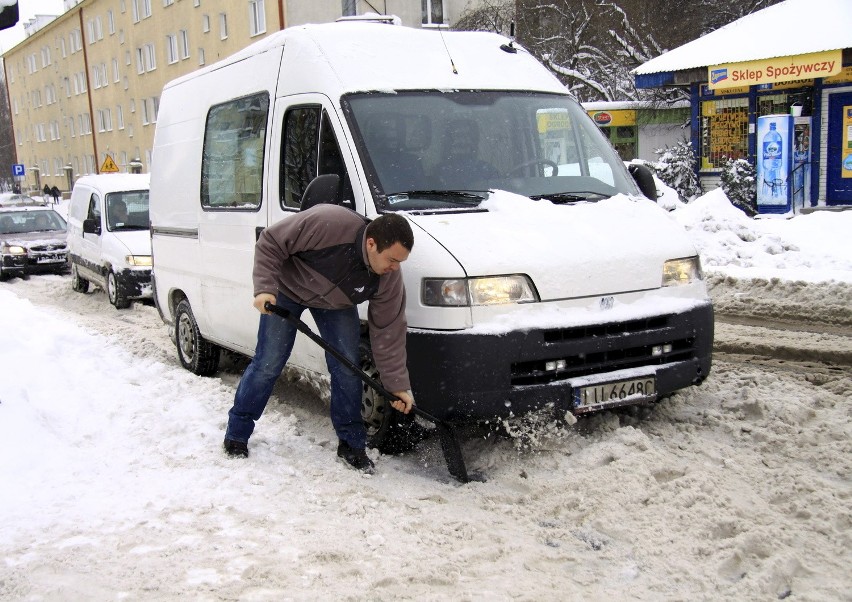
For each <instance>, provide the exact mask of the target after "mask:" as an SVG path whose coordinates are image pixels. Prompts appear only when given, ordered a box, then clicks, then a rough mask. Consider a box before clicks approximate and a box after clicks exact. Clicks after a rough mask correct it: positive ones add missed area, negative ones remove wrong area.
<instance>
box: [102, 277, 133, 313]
mask: <svg viewBox="0 0 852 602" xmlns="http://www.w3.org/2000/svg"><path fill="white" fill-rule="evenodd" d="M107 297H109V302H110V303H112V304H113V305H114V306H115V308H116V309H127V308H128V307H130V299H128V298H127V297H126V296H125V292H124V284H123V283H122V282H121V280H120V279H119V278H118V276H116V274H115V272H113V271H112V270H110V273H109V274H108V275H107Z"/></svg>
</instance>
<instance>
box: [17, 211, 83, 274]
mask: <svg viewBox="0 0 852 602" xmlns="http://www.w3.org/2000/svg"><path fill="white" fill-rule="evenodd" d="M66 234H67V231H66V224H65V220H64V219H63V218H62V216H61V215H59V214H58V213H57V212H56V211H54V210H53V209H51V208H50V207H43V206H41V207H0V279H6V278H9V277H13V276H21V277H25V276H28V275H30V274H44V273H55V274H62V273H64V272H66V271H67V270H68V260H67V254H68V248H67V245H66V242H65V237H66Z"/></svg>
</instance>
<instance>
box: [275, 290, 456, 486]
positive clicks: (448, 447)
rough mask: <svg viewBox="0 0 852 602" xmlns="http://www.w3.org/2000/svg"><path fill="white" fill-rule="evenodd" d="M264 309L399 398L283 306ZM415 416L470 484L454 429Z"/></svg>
mask: <svg viewBox="0 0 852 602" xmlns="http://www.w3.org/2000/svg"><path fill="white" fill-rule="evenodd" d="M264 308H265V309H266V311H270V312H272V313H274V314H276V315H278V316H281V317H282V318H284V319H285V320H287V321H288V322H290V323H291V324H293V326H295V327H296V330H298V331H299V332H301V333H302V334H304V335H305V336H306V337H308V338H309V339H311V340H312V341H313V342H314V343H316V344H317V345H319V346H320V347H322V348H323V349H325V350H326V351H328V352H329V353H330V354H331V355H333V356H334V357H335V358H336V359H337V361H339V362H340V363H341V364H343V365H344V366H346V367H347V368H349V369H350V370H351V371H352V372H353V373H354V374H355V376H357V377H358V378H360V379H361V380H362V381H364V383H366V384H367V385H369V386H371V387H372V388H373V389H375V390H376V392H377V393H379V394H380V395H382V397H385V398H386V399H388V400H389V401H396V400H398V399H399V397H397V396H396V395H394V394H393V393H391V392H390V391H388V390H387V389H385V388H384V386H382V383H380V382H379V381H377V380H376V379H374V378H372V377H371V376H370V375H368V374H367V373H366V372H364V371H363V370H361V368H359V367H358V366H357V365H355V363H353V362H352V360H350V359H349V358H348V357H346V356H345V355H343V354H342V353H340V352H339V351H338V350H337V349H335V348H334V347H332V346H331V345H330V344H329V343H328V342H327V341H326V340H325V339H323V338H322V337H320V336H319V335H318V334H316V333H315V332H314V331H313V330H311V329H310V327H309V326H308V325H307V324H305V323H304V322H302V321H301V320H300V319H299V318H297V317H296V316H294V315H293V314H292V313H290V311H288V310H286V309H284V308H283V307H281V306H280V305H275V304H273V303H270V302H268V301H267V302H266V303H265V304H264ZM411 410H412V411H413V412H414V414H415V415H416V416H421V417H423V418H425V419H426V420H428V421H429V422H431V423H433V424H434V425H435V428H436V429H437V431H438V437H439V438H440V440H441V451H443V452H444V460H445V461H446V463H447V470H448V471H449V473H450V474H451V475H452V476H454V477H455V478H456V479H458V480H459V481H460V482H462V483H468V482H470V478H469V477H468V474H467V468H466V467H465V464H464V456H462V451H461V445H459V441H458V439H457V438H456V433H455V431H454V430H453V428H452V427H451V426H450V425H449V424H448V423H447V422H445V421H443V420H440V419H439V418H437V417H435V416H433V415H432V414H430V413H428V412H426V411H424V410H421V409H420V408H418V407H417V406H413V407H412V409H411Z"/></svg>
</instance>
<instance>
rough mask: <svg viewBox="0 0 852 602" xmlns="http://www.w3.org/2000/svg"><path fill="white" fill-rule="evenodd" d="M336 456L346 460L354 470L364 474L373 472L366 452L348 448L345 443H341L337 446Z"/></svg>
mask: <svg viewBox="0 0 852 602" xmlns="http://www.w3.org/2000/svg"><path fill="white" fill-rule="evenodd" d="M337 455H338V456H340V457H341V458H343V459H344V460H346V462H347V463H348V464H349V465H350V466H352V467H353V468H355V469H356V470H360V471H361V472H364V473H366V474H373V472H374V466H373V461H372V460H371V459H370V457H369V456H368V455H367V452H366V451H365V450H363V449H355V448H353V447H349V444H348V443H346V441H341V442H340V444H339V445H338V446H337Z"/></svg>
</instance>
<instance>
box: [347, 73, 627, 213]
mask: <svg viewBox="0 0 852 602" xmlns="http://www.w3.org/2000/svg"><path fill="white" fill-rule="evenodd" d="M343 106H344V110H345V112H346V114H347V117H348V118H349V120H350V123H351V125H352V129H353V131H354V133H355V136H356V138H357V144H358V147H359V150H360V152H361V154H362V155H363V156H365V157H367V160H366V161H365V163H366V164H367V171H368V178H370V183H371V189H372V190H374V191H375V193H376V197H377V202H378V204H379V208H380V209H383V210H407V211H412V210H431V209H444V208H447V209H451V208H460V207H476V206H477V205H478V204H479V203H480V202H481V201H482V200H483V199H485V198H486V197H487V195H488V191H489V190H494V189H499V190H507V191H510V192H515V193H518V194H521V195H524V196H528V197H532V198H546V199H549V200H551V201H553V202H557V203H560V202H566V203H567V202H575V201H584V200H590V201H594V200H598V199H601V198H606V197H609V196H612V195H614V194H617V193H620V192H621V193H625V194H630V193H632V194H635V190H636V189H635V185H634V183H633V181H632V179H630V177H629V175H628V173H627V171H626V169H625V168H624V165H623V164H622V163H621V161H620V160H619V158H618V156H617V155H616V154H615V152H614V151H613V150H612V148H611V147H610V145H609V143H608V142H607V140H606V139H605V138H604V136H603V134H601V132H600V131H599V130H598V128H597V126H596V125H595V124H594V122H593V121H592V120H591V119H590V118H589V117H588V115H586V113H585V111H584V110H583V108H582V107H581V106H580V105H579V103H577V102H576V101H574V100H573V99H572V98H571V97H569V96H567V95H565V96H563V95H556V94H544V93H530V92H505V91H496V92H495V91H485V92H484V91H461V92H458V91H457V92H440V91H434V90H433V91H424V92H405V93H364V94H351V95H348V96H346V97H344V99H343Z"/></svg>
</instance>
